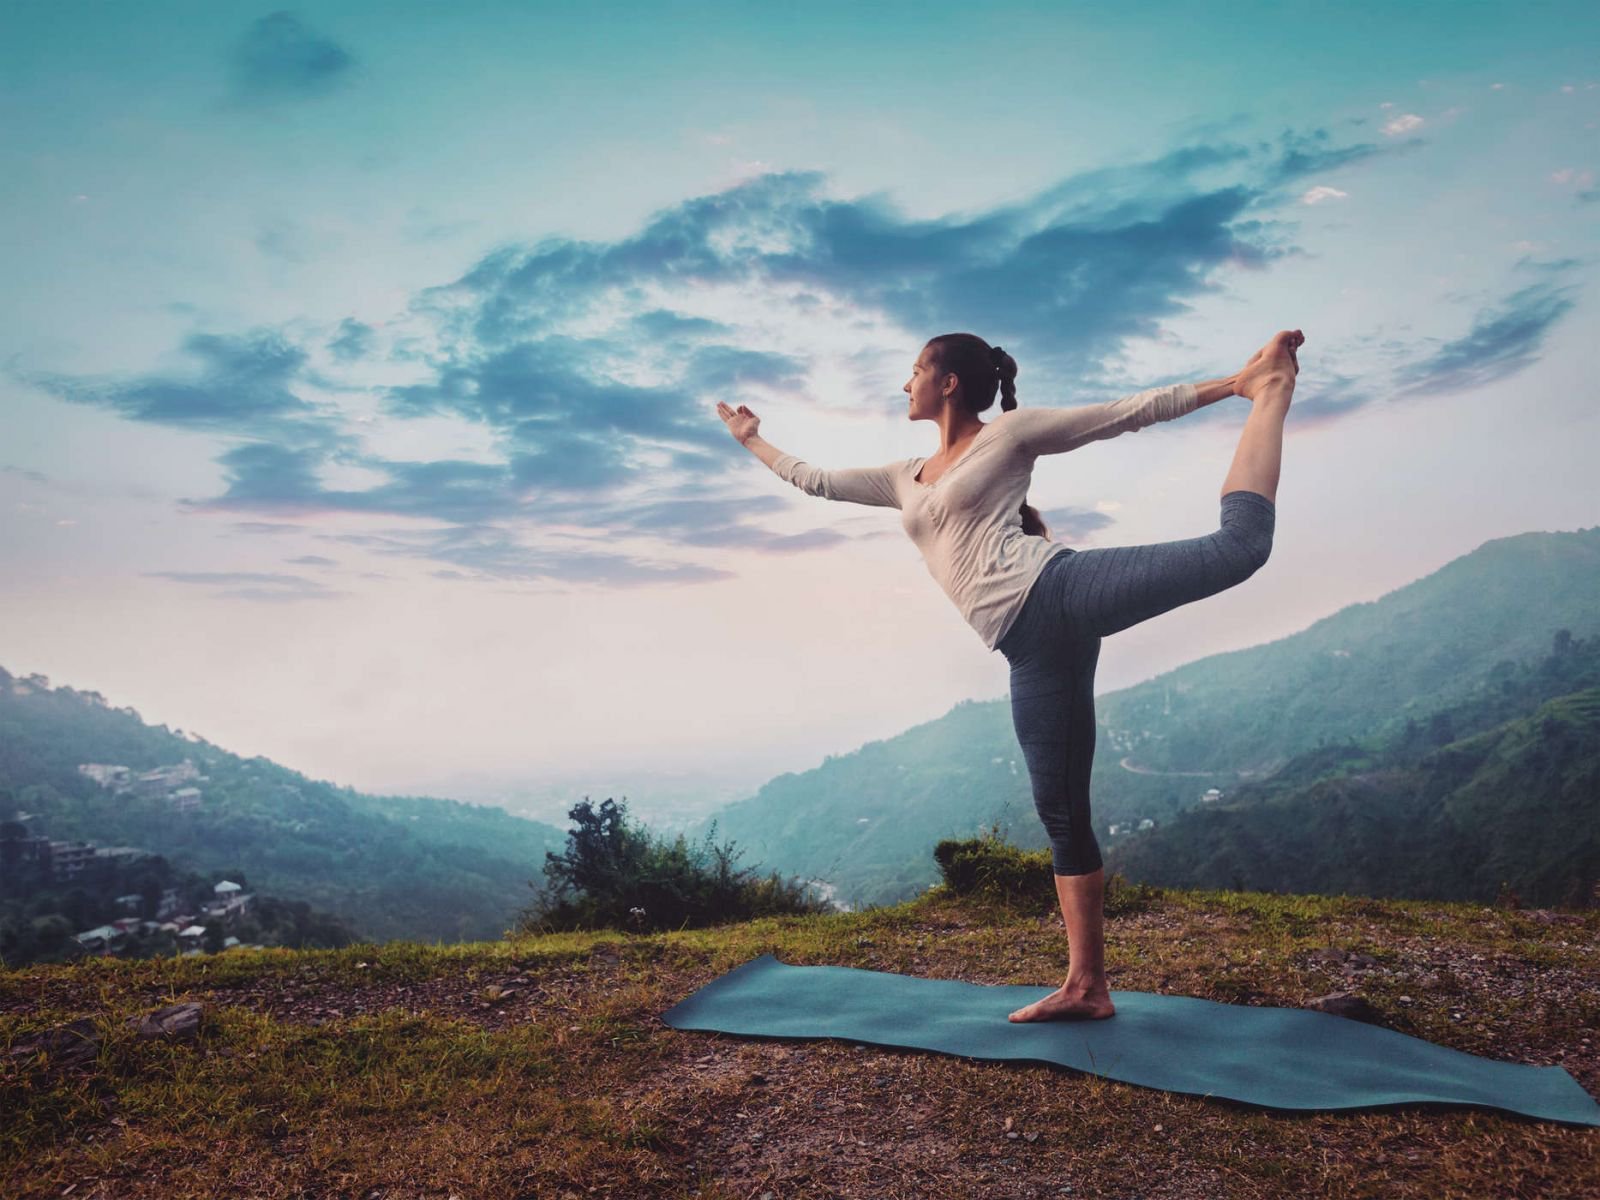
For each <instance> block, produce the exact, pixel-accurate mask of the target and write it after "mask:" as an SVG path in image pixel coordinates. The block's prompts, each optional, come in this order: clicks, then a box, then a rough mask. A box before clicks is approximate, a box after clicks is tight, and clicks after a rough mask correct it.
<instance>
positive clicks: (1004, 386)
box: [928, 333, 1050, 542]
mask: <svg viewBox="0 0 1600 1200" xmlns="http://www.w3.org/2000/svg"><path fill="white" fill-rule="evenodd" d="M928 349H929V351H930V352H931V353H932V355H933V357H934V359H935V360H936V361H937V363H938V369H939V370H940V371H943V372H946V373H949V374H953V375H955V376H956V378H958V379H959V380H961V400H962V403H963V404H965V405H966V406H967V408H968V409H969V410H970V411H971V412H972V413H974V414H977V413H981V412H984V411H986V410H987V409H988V408H989V406H990V405H992V404H993V403H994V393H995V387H996V385H998V386H999V389H1000V408H1001V411H1003V412H1010V411H1011V410H1012V409H1013V408H1015V407H1016V406H1017V360H1016V359H1014V358H1012V357H1011V355H1009V354H1007V353H1006V352H1005V351H1004V350H1002V349H1001V348H1000V347H999V346H991V345H989V343H988V342H986V341H984V340H983V339H982V338H981V337H979V336H978V335H977V334H975V333H941V334H940V335H939V336H938V337H935V338H929V339H928ZM1022 532H1023V533H1027V534H1032V535H1033V536H1034V537H1042V538H1044V540H1045V541H1047V542H1048V541H1049V540H1050V529H1049V527H1048V526H1046V525H1045V523H1044V518H1043V517H1041V516H1040V515H1039V511H1038V509H1036V508H1034V507H1033V505H1031V504H1029V503H1028V502H1027V501H1026V500H1024V501H1023V502H1022Z"/></svg>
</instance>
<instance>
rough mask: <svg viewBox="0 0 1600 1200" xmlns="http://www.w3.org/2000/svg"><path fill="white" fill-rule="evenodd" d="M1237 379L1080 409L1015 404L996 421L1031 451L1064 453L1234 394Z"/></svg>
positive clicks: (1178, 385)
mask: <svg viewBox="0 0 1600 1200" xmlns="http://www.w3.org/2000/svg"><path fill="white" fill-rule="evenodd" d="M1232 383H1233V380H1232V379H1231V378H1229V379H1208V380H1207V381H1206V382H1204V383H1198V384H1196V383H1175V384H1171V385H1169V386H1167V387H1158V388H1148V389H1146V390H1145V391H1142V392H1135V393H1134V394H1133V395H1131V396H1124V397H1122V398H1121V399H1120V400H1107V401H1106V402H1105V403H1103V404H1080V405H1078V406H1077V407H1075V408H1026V407H1025V408H1014V409H1012V410H1011V411H1010V412H1008V413H1005V414H1004V415H1003V416H1002V417H998V418H996V420H1003V421H1004V422H1005V423H1006V426H1005V427H1006V431H1007V432H1008V433H1010V435H1011V436H1012V438H1013V439H1015V440H1016V441H1017V442H1019V443H1020V444H1021V445H1022V446H1023V447H1024V448H1025V449H1026V450H1028V451H1030V452H1031V453H1033V454H1035V455H1040V454H1063V453H1065V452H1066V451H1068V450H1076V449H1077V448H1078V447H1079V446H1082V445H1083V444H1084V443H1086V442H1093V441H1100V440H1102V439H1105V438H1113V437H1116V436H1117V435H1118V434H1119V433H1132V432H1134V431H1136V430H1140V429H1143V428H1144V427H1145V426H1146V425H1153V424H1155V423H1156V422H1157V421H1171V420H1175V419H1176V418H1178V417H1181V416H1183V415H1184V414H1185V413H1191V412H1193V411H1194V410H1195V409H1197V408H1199V407H1200V405H1201V404H1211V403H1214V402H1215V401H1217V400H1220V399H1222V398H1223V397H1224V396H1230V395H1232V394H1233V388H1232Z"/></svg>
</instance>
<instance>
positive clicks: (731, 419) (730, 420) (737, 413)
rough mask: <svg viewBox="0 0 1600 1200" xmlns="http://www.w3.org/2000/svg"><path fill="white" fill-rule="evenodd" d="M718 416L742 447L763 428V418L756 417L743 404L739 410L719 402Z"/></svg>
mask: <svg viewBox="0 0 1600 1200" xmlns="http://www.w3.org/2000/svg"><path fill="white" fill-rule="evenodd" d="M717 415H718V416H719V417H721V418H722V422H723V424H725V425H726V426H727V427H728V432H729V433H731V434H733V438H734V441H736V442H738V443H739V444H740V445H741V446H742V445H744V444H745V442H747V441H748V440H749V439H750V438H753V437H754V436H755V435H756V432H757V430H759V429H760V428H761V418H760V417H758V416H756V415H755V413H753V412H751V411H750V410H749V409H748V408H746V407H745V406H744V405H743V404H741V405H739V407H738V408H730V407H728V406H727V405H726V404H724V403H722V401H720V400H719V401H717Z"/></svg>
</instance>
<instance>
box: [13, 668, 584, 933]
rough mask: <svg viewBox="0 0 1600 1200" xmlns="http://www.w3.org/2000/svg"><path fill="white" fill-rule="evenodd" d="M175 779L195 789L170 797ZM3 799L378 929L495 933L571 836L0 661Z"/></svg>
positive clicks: (90, 837)
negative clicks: (331, 777)
mask: <svg viewBox="0 0 1600 1200" xmlns="http://www.w3.org/2000/svg"><path fill="white" fill-rule="evenodd" d="M184 760H189V761H190V762H191V763H193V764H194V769H195V770H196V771H197V772H198V773H199V774H200V775H201V776H203V778H201V779H194V780H182V779H177V778H176V777H174V783H173V785H172V786H168V785H166V784H163V783H162V782H161V781H160V780H150V781H147V784H146V785H144V786H142V787H140V788H137V789H133V790H125V791H121V792H118V791H116V790H114V788H113V787H110V786H102V784H100V783H98V782H96V780H95V779H93V778H90V777H88V776H87V775H85V774H84V773H83V772H81V771H80V770H79V766H80V765H81V764H102V765H106V766H124V767H128V768H130V774H131V775H136V774H138V773H141V772H148V771H150V770H151V769H152V768H156V767H166V766H173V765H175V764H181V763H182V762H183V761H184ZM179 784H181V785H184V786H187V787H191V788H194V789H196V790H197V795H193V796H187V795H186V796H183V797H176V798H175V796H174V793H175V791H176V790H177V785H179ZM141 792H142V793H143V794H141ZM575 799H578V798H575ZM8 810H10V811H8ZM14 812H20V813H22V814H27V818H28V820H27V824H28V825H29V826H30V827H33V828H37V829H39V830H41V831H42V833H43V834H44V835H45V836H48V837H49V838H52V839H59V840H75V839H82V840H85V841H90V842H94V843H96V844H98V845H101V846H113V845H121V846H133V847H140V848H144V849H147V850H149V851H151V852H153V853H158V854H161V855H163V856H164V857H166V858H167V859H168V860H169V861H171V862H172V863H174V864H175V865H178V866H181V867H184V868H186V869H191V870H196V871H202V872H206V871H216V870H226V871H235V872H238V873H241V874H243V875H244V876H246V877H247V878H248V879H249V881H250V885H251V886H252V887H253V888H259V889H261V890H262V891H265V892H270V893H272V894H274V895H277V896H280V897H283V898H284V899H286V900H300V901H305V902H308V903H310V904H311V905H312V906H313V908H316V909H319V910H325V911H327V912H331V913H333V914H336V915H337V916H339V917H341V918H343V919H344V920H346V921H347V922H348V923H349V924H350V925H351V926H353V927H354V928H355V930H356V931H357V932H358V933H360V934H361V935H362V936H363V937H367V938H373V939H387V938H396V937H406V938H411V939H422V940H433V939H441V940H445V941H458V940H463V939H471V938H489V937H498V936H499V935H500V934H501V933H502V932H503V931H504V930H505V929H507V928H508V927H510V926H511V925H512V924H513V923H514V920H515V917H516V915H517V912H518V910H519V909H520V908H522V907H523V906H524V905H526V904H527V903H529V902H530V901H531V900H532V899H533V892H532V890H531V889H530V888H529V887H528V883H529V881H530V880H532V881H542V878H543V869H544V852H545V851H546V850H547V849H548V850H555V851H560V850H561V849H562V848H563V847H564V846H565V844H566V834H565V832H564V831H562V830H558V829H556V828H555V827H554V826H552V825H547V824H544V823H542V822H537V821H529V820H525V819H523V818H521V817H514V816H512V815H510V814H509V813H507V812H505V811H504V810H503V809H500V808H495V807H492V806H487V805H474V804H461V803H458V802H456V801H453V800H436V799H430V798H424V797H414V796H369V795H365V794H363V793H360V792H357V791H355V790H353V789H351V788H347V787H336V786H335V785H333V784H331V783H326V782H322V781H318V780H313V779H308V778H307V777H306V776H304V775H301V774H299V773H298V772H295V771H291V770H288V769H287V768H285V767H280V766H278V765H277V764H275V763H273V762H271V761H269V760H267V759H265V758H250V759H246V758H241V757H239V756H238V755H235V754H230V753H228V752H227V751H226V750H223V749H222V748H220V747H218V746H215V745H212V744H211V743H210V742H208V741H206V740H205V739H204V738H201V737H197V736H195V735H193V734H185V733H183V732H181V731H176V730H171V729H168V728H167V727H166V726H165V725H162V726H154V727H152V726H149V725H146V724H145V723H144V722H143V721H142V720H141V719H140V718H139V714H138V713H137V712H135V711H134V710H133V709H131V708H113V707H111V706H109V705H108V704H107V703H106V701H105V698H104V697H103V696H101V695H100V694H99V693H97V692H80V691H75V690H74V689H72V688H69V687H60V688H52V687H51V686H50V681H49V680H48V679H46V678H44V677H42V676H37V675H36V676H28V677H23V678H19V677H16V676H13V675H11V674H10V673H9V672H7V671H5V670H3V669H0V820H3V819H6V818H8V817H11V816H12V815H13V813H14Z"/></svg>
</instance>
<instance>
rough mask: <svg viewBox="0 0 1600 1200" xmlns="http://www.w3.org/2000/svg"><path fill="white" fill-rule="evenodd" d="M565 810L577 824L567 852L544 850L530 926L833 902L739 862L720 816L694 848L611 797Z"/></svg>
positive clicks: (578, 925) (629, 924)
mask: <svg viewBox="0 0 1600 1200" xmlns="http://www.w3.org/2000/svg"><path fill="white" fill-rule="evenodd" d="M567 816H568V818H569V819H571V820H572V821H574V822H576V826H575V828H573V829H571V830H569V831H568V833H567V848H566V850H565V852H563V853H561V854H556V853H554V852H553V851H549V850H547V851H545V864H544V874H545V878H546V880H547V883H546V886H545V887H544V888H543V889H540V891H539V896H538V899H537V900H536V901H535V903H534V904H533V905H532V906H531V907H530V908H528V909H526V910H525V911H524V912H523V914H522V917H521V921H520V925H521V928H523V929H524V930H528V931H534V930H537V931H541V932H547V931H555V930H562V929H584V928H595V927H607V928H613V929H618V928H627V929H676V928H681V927H683V926H685V925H691V924H692V925H697V926H701V925H710V924H715V923H717V922H720V921H739V920H748V919H750V918H751V917H757V916H767V915H771V914H776V913H812V912H825V911H828V909H829V908H830V906H829V905H828V904H827V903H826V902H825V901H822V900H814V899H812V898H810V897H809V896H808V895H807V888H806V885H804V884H802V883H797V882H794V881H789V882H785V881H783V880H781V879H780V878H779V877H778V874H777V872H773V873H772V874H771V875H769V876H768V877H767V878H766V879H756V878H755V874H756V872H755V870H754V868H748V867H747V868H742V869H738V870H736V869H734V866H733V863H734V861H735V860H736V859H737V858H738V857H739V855H740V853H742V852H741V851H736V850H735V849H734V847H733V844H732V843H731V842H730V843H729V844H727V845H725V846H717V845H715V844H714V840H713V839H714V836H715V833H716V823H715V822H713V823H712V826H711V832H710V833H708V834H707V835H706V842H705V845H704V846H703V847H701V848H691V847H690V846H689V845H688V844H687V842H686V841H685V839H684V837H683V835H682V834H679V835H678V837H677V838H676V840H674V841H673V842H671V843H670V844H669V843H665V842H658V841H656V840H655V839H654V838H652V837H651V836H650V833H649V831H648V830H645V829H642V828H638V827H636V826H634V825H633V824H632V823H630V822H629V820H628V817H627V808H626V805H618V804H617V803H616V802H615V801H613V800H611V799H609V798H608V799H607V800H606V801H605V802H604V803H602V804H601V805H600V807H599V809H598V810H596V809H595V807H594V806H593V805H592V804H591V803H590V802H589V799H588V797H587V796H586V797H584V799H583V800H582V802H580V803H579V804H576V805H574V806H573V807H572V808H571V809H570V810H568V812H567ZM530 886H535V887H537V885H536V884H532V883H531V881H530Z"/></svg>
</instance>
